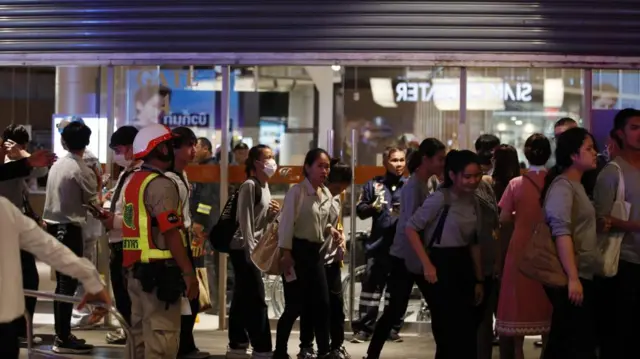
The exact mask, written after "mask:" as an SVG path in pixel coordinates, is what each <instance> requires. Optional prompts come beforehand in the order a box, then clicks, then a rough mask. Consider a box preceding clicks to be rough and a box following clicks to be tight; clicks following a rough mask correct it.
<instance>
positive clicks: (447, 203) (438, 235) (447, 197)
mask: <svg viewBox="0 0 640 359" xmlns="http://www.w3.org/2000/svg"><path fill="white" fill-rule="evenodd" d="M439 190H440V191H442V194H443V196H444V205H443V207H442V211H441V212H440V217H439V218H438V224H437V225H436V229H435V230H434V231H433V235H432V236H431V240H430V241H429V244H428V245H427V248H431V247H433V245H434V244H440V241H441V239H442V232H443V231H444V224H445V222H446V221H447V216H448V215H449V209H450V208H451V194H450V193H449V189H447V188H440V189H439Z"/></svg>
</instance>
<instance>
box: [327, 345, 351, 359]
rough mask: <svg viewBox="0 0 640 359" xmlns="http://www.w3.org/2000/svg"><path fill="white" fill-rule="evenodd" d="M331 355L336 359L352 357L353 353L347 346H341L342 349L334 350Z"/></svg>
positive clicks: (349, 358)
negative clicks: (350, 353)
mask: <svg viewBox="0 0 640 359" xmlns="http://www.w3.org/2000/svg"><path fill="white" fill-rule="evenodd" d="M331 357H332V358H334V359H351V355H349V353H347V349H346V348H345V347H340V349H334V350H332V351H331Z"/></svg>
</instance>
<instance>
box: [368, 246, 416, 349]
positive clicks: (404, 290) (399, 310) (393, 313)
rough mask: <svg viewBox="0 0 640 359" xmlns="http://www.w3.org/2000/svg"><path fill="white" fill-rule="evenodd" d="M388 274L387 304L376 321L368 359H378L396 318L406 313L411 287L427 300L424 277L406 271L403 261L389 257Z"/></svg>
mask: <svg viewBox="0 0 640 359" xmlns="http://www.w3.org/2000/svg"><path fill="white" fill-rule="evenodd" d="M390 270H391V271H390V273H389V277H388V278H387V292H388V293H389V303H388V305H386V306H385V308H384V312H383V314H382V317H380V319H379V320H378V323H377V324H376V326H375V329H374V331H373V336H372V337H371V342H370V343H369V349H368V350H367V358H368V359H378V358H380V353H381V352H382V348H383V347H384V344H385V342H386V341H387V338H389V332H390V331H391V329H392V328H393V325H394V324H395V323H396V320H397V318H402V317H403V316H404V314H405V312H406V311H407V306H408V305H409V299H410V298H411V292H412V291H413V285H414V284H416V285H417V286H418V289H420V292H422V295H423V296H425V299H427V300H428V298H427V296H426V293H427V286H428V283H427V281H426V280H425V279H424V276H421V275H414V274H412V273H409V271H407V268H406V266H405V264H404V259H401V258H398V257H394V256H390Z"/></svg>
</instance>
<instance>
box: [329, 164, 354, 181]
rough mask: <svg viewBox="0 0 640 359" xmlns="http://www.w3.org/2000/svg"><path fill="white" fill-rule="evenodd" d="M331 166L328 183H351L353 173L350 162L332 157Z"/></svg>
mask: <svg viewBox="0 0 640 359" xmlns="http://www.w3.org/2000/svg"><path fill="white" fill-rule="evenodd" d="M329 168H330V170H329V176H328V177H327V183H349V184H350V183H351V180H352V179H353V173H351V167H350V166H349V165H348V164H346V163H344V162H341V161H340V159H339V158H332V159H331V165H330V167H329Z"/></svg>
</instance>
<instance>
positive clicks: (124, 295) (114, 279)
mask: <svg viewBox="0 0 640 359" xmlns="http://www.w3.org/2000/svg"><path fill="white" fill-rule="evenodd" d="M109 248H110V249H111V256H110V259H109V272H110V273H111V286H112V287H113V296H114V299H115V301H116V309H118V312H120V314H122V316H123V317H124V320H126V321H127V323H128V324H131V298H129V291H127V283H126V278H125V276H124V269H123V268H122V242H117V243H110V244H109Z"/></svg>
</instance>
